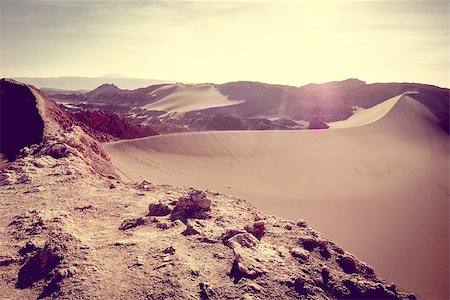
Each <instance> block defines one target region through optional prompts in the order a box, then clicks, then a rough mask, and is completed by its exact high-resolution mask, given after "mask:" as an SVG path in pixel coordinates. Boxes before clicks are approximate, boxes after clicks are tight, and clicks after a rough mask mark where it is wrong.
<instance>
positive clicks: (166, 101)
mask: <svg viewBox="0 0 450 300" xmlns="http://www.w3.org/2000/svg"><path fill="white" fill-rule="evenodd" d="M166 88H167V86H163V87H161V88H159V89H158V90H155V91H154V92H153V94H155V95H156V94H157V93H158V92H160V90H161V89H166ZM242 102H244V101H231V100H229V99H228V98H227V96H224V95H222V94H221V93H220V92H219V91H218V90H217V89H216V88H215V87H214V86H213V85H210V84H197V85H181V84H179V85H178V86H177V88H176V89H175V91H174V92H172V93H170V94H169V95H168V96H166V97H164V98H162V99H160V100H158V101H156V102H154V103H151V104H148V105H146V106H144V108H146V109H150V110H161V111H167V112H168V113H178V114H179V113H184V112H189V111H195V110H202V109H207V108H212V107H221V106H229V105H235V104H239V103H242Z"/></svg>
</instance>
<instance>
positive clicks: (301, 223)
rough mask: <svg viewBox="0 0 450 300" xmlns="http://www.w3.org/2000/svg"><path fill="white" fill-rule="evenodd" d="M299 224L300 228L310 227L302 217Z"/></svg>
mask: <svg viewBox="0 0 450 300" xmlns="http://www.w3.org/2000/svg"><path fill="white" fill-rule="evenodd" d="M297 226H298V227H300V228H306V227H308V224H307V223H306V221H305V220H303V219H301V220H299V221H298V222H297Z"/></svg>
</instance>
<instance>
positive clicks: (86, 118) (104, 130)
mask: <svg viewBox="0 0 450 300" xmlns="http://www.w3.org/2000/svg"><path fill="white" fill-rule="evenodd" d="M72 116H73V117H74V119H75V120H77V121H78V124H79V125H80V126H82V127H83V128H85V129H86V131H87V132H90V131H93V132H92V134H91V135H94V136H95V138H96V139H97V140H99V141H101V142H106V141H113V140H118V139H134V138H140V137H146V136H152V135H157V134H158V133H157V132H156V130H155V129H153V128H152V127H150V126H142V125H136V124H132V123H131V122H129V121H128V120H127V119H126V118H125V117H122V116H120V115H118V114H111V113H107V112H104V111H99V110H94V111H89V110H81V111H78V112H75V113H72Z"/></svg>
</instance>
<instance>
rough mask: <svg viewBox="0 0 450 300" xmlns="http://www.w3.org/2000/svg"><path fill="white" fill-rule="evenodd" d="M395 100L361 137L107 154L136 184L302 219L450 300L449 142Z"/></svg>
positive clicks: (167, 142) (197, 138)
mask: <svg viewBox="0 0 450 300" xmlns="http://www.w3.org/2000/svg"><path fill="white" fill-rule="evenodd" d="M397 100H398V99H393V100H390V101H391V102H388V103H387V104H386V103H385V104H384V105H385V106H387V105H391V104H393V103H395V105H394V106H393V107H392V109H390V110H388V112H387V114H385V115H384V116H383V117H382V118H381V119H379V120H378V121H376V122H373V123H370V124H367V125H364V126H358V127H350V128H342V129H332V130H321V131H295V132H290V131H281V132H280V131H266V132H207V133H189V134H173V135H166V136H158V137H150V138H143V139H136V140H132V141H124V142H115V143H110V144H107V145H106V148H107V152H108V153H109V154H110V155H111V157H112V161H113V163H114V164H115V166H117V167H118V168H119V169H120V171H121V172H123V173H124V174H125V175H126V176H127V177H129V178H130V179H133V180H139V179H141V178H151V180H152V181H154V182H156V183H170V184H175V185H180V186H185V185H192V186H196V187H199V188H210V189H214V190H218V191H224V192H227V193H229V194H232V195H236V196H239V197H243V198H246V199H248V200H250V201H251V202H252V203H253V204H254V205H256V207H258V208H259V209H261V210H263V211H264V212H266V213H271V214H275V215H278V216H282V217H285V218H289V219H293V220H295V219H298V218H299V217H302V218H304V219H306V220H307V221H308V222H309V223H310V224H311V225H312V226H314V227H316V228H317V229H319V230H320V231H321V232H323V233H324V234H326V235H327V236H329V237H330V238H332V239H333V240H335V241H336V242H338V243H340V244H342V245H343V246H344V247H346V248H347V249H349V250H350V251H352V252H353V253H355V254H356V255H357V256H358V257H360V258H361V259H363V260H365V261H367V262H368V263H369V264H371V265H373V267H374V268H375V269H376V270H377V271H378V273H379V274H380V275H381V276H383V277H385V278H387V279H388V280H392V281H394V282H396V283H398V285H399V286H400V287H402V288H405V289H407V290H410V291H414V292H415V293H416V294H417V295H418V296H419V297H420V296H422V297H426V298H427V299H432V298H440V299H443V298H448V279H449V278H448V242H449V237H448V233H449V232H448V225H449V224H448V208H449V203H448V196H449V194H448V191H449V181H448V163H449V148H448V142H449V138H448V135H447V134H446V133H445V132H443V131H442V129H440V128H439V127H438V124H437V120H436V118H435V117H434V116H433V115H432V114H431V113H430V112H429V111H428V110H427V109H426V108H425V107H424V106H423V105H422V104H420V103H418V102H417V101H415V100H414V99H411V98H409V97H408V96H403V97H401V99H400V100H399V101H398V102H397ZM375 115H376V113H375ZM349 121H350V122H351V120H349Z"/></svg>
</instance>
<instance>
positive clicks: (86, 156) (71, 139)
mask: <svg viewBox="0 0 450 300" xmlns="http://www.w3.org/2000/svg"><path fill="white" fill-rule="evenodd" d="M0 89H1V90H0V92H1V97H0V99H1V100H0V101H1V103H0V104H1V107H2V109H1V114H2V118H1V139H2V140H1V143H0V145H1V149H0V151H1V153H3V154H4V155H5V156H6V157H7V158H8V159H9V160H10V161H12V160H15V159H16V158H17V157H23V156H28V157H29V158H30V157H31V156H33V157H34V158H38V157H41V156H46V155H48V156H51V157H53V158H56V159H63V158H68V157H78V158H79V159H81V160H82V161H83V162H84V166H87V167H88V168H90V171H92V173H93V174H100V175H103V176H117V175H116V172H115V169H114V167H113V166H112V165H111V164H110V161H109V157H108V155H107V154H106V152H105V151H104V150H103V148H102V147H101V146H100V144H99V143H98V141H96V140H95V139H94V138H92V137H91V136H90V135H89V134H87V133H86V131H87V130H86V131H85V130H83V129H82V128H81V127H80V126H77V122H76V121H75V120H74V119H73V118H72V116H71V115H70V114H69V113H68V112H66V111H64V110H63V109H61V108H60V107H59V106H58V105H57V104H56V103H55V102H53V101H52V100H50V99H48V98H47V97H46V96H44V95H43V94H42V93H41V92H40V91H39V90H37V89H36V88H34V87H32V86H28V85H24V84H21V83H18V82H16V81H14V80H10V79H1V80H0ZM3 174H5V173H4V172H3ZM1 176H3V177H4V176H5V175H1Z"/></svg>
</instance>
